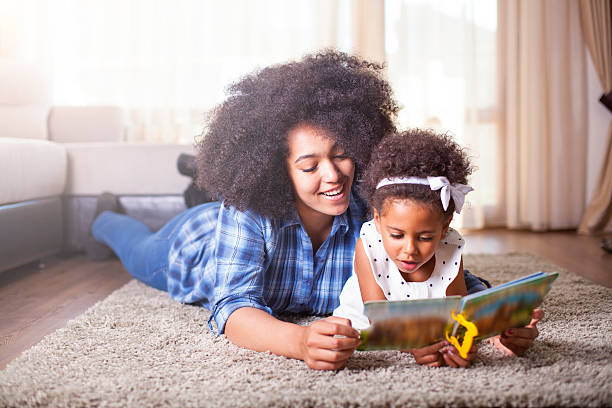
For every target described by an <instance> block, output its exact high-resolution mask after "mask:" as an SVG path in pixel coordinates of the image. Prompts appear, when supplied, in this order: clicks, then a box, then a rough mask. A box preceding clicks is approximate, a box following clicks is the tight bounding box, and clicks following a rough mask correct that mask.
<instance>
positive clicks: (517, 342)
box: [493, 309, 544, 356]
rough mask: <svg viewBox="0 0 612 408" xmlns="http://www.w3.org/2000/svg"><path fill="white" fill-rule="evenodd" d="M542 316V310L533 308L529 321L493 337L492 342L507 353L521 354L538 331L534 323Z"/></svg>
mask: <svg viewBox="0 0 612 408" xmlns="http://www.w3.org/2000/svg"><path fill="white" fill-rule="evenodd" d="M543 317H544V311H542V310H541V309H535V310H534V311H533V316H532V318H531V323H529V324H528V325H527V326H525V327H521V328H518V329H508V330H506V331H505V332H504V333H502V334H501V335H499V336H495V337H493V344H495V345H496V346H497V348H499V349H500V350H502V351H503V352H504V353H506V354H508V355H516V356H522V355H523V354H525V352H526V351H527V350H528V349H529V348H530V347H531V346H532V345H533V341H534V340H535V339H536V337H538V335H539V334H540V332H539V331H538V328H537V327H536V324H537V323H538V322H539V321H540V320H541V319H542V318H543Z"/></svg>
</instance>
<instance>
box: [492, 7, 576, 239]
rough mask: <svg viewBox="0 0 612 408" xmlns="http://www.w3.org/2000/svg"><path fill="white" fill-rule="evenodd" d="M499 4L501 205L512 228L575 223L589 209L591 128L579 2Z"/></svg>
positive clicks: (565, 226) (545, 227)
mask: <svg viewBox="0 0 612 408" xmlns="http://www.w3.org/2000/svg"><path fill="white" fill-rule="evenodd" d="M500 5H501V8H500V13H499V24H500V42H499V44H500V48H501V50H500V51H501V52H500V69H501V70H500V74H499V78H500V89H501V92H500V112H501V115H500V137H501V138H502V140H503V142H504V145H503V146H504V149H503V150H502V152H501V154H500V155H499V157H498V159H499V166H500V167H499V168H500V170H501V174H502V177H503V178H502V179H501V182H500V186H502V189H501V190H500V191H501V195H500V200H499V207H498V208H499V209H500V210H502V211H504V212H505V224H506V225H507V226H508V227H511V228H528V229H532V230H536V231H545V230H555V229H574V228H576V227H577V226H578V224H579V222H580V219H581V217H582V214H583V212H584V196H585V184H586V183H585V178H586V150H587V134H588V132H587V130H588V129H587V109H586V105H587V103H586V100H587V99H586V98H587V96H586V53H585V51H586V50H585V43H584V39H583V37H582V30H581V27H580V13H579V3H578V0H536V1H534V0H520V1H515V0H503V1H501V2H500Z"/></svg>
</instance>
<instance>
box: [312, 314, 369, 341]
mask: <svg viewBox="0 0 612 408" xmlns="http://www.w3.org/2000/svg"><path fill="white" fill-rule="evenodd" d="M314 326H316V327H314ZM311 327H313V328H316V330H317V332H318V333H321V334H326V335H330V336H334V335H340V336H346V337H351V338H354V339H358V338H360V336H359V332H358V331H357V330H355V329H353V328H352V327H351V321H350V320H349V319H344V318H342V317H336V316H330V317H327V318H325V319H322V320H317V321H315V322H313V323H312V324H311Z"/></svg>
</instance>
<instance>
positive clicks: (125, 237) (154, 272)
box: [91, 203, 214, 291]
mask: <svg viewBox="0 0 612 408" xmlns="http://www.w3.org/2000/svg"><path fill="white" fill-rule="evenodd" d="M206 205H214V203H205V204H200V205H197V206H195V207H192V208H189V209H187V210H185V211H183V212H181V213H180V214H178V215H176V216H175V217H174V218H173V219H172V220H170V221H169V222H168V223H167V224H166V225H164V226H163V227H162V228H161V229H160V230H159V231H157V232H155V233H154V232H152V231H151V230H150V229H149V227H147V226H146V225H145V224H144V223H142V222H141V221H139V220H137V219H135V218H132V217H130V216H127V215H124V214H118V213H115V212H111V211H104V212H103V213H101V214H100V215H99V216H98V217H97V218H96V220H95V221H94V223H93V225H92V227H91V231H92V233H93V236H94V237H95V238H96V240H98V241H100V242H103V243H105V244H106V245H108V246H109V247H110V248H111V249H112V250H113V251H114V252H115V254H117V256H118V257H119V259H120V260H121V262H122V263H123V266H124V267H125V268H126V269H127V270H128V272H129V273H130V275H132V276H133V277H134V278H136V279H138V280H139V281H141V282H144V283H146V284H147V285H149V286H152V287H154V288H156V289H159V290H164V291H167V290H168V284H167V276H168V254H169V252H170V245H171V244H172V241H174V238H175V237H176V235H177V234H178V231H179V230H180V229H181V226H182V225H183V224H184V223H185V222H186V221H187V220H189V218H190V217H191V216H192V215H193V214H194V213H195V212H198V211H201V210H202V209H203V208H204V206H206Z"/></svg>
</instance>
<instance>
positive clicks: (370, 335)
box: [358, 296, 461, 350]
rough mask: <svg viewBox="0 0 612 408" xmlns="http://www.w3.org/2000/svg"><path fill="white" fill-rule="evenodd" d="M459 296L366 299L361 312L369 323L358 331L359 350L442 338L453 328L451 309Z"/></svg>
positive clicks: (412, 345)
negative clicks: (397, 299) (359, 338)
mask: <svg viewBox="0 0 612 408" xmlns="http://www.w3.org/2000/svg"><path fill="white" fill-rule="evenodd" d="M460 299H461V297H460V296H449V297H446V298H435V299H417V300H402V301H375V302H366V303H365V307H364V313H365V315H366V316H368V318H369V319H370V321H371V322H372V325H371V326H370V327H369V328H368V329H366V330H363V331H362V332H361V341H362V342H361V345H360V346H359V348H358V349H359V350H384V349H400V350H403V349H410V348H418V347H424V346H427V345H429V344H433V343H435V342H437V341H440V340H443V339H444V338H445V337H444V333H445V330H446V329H448V330H450V329H452V325H453V320H452V319H451V318H450V317H451V311H453V310H455V311H456V310H458V308H459V302H460Z"/></svg>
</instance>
